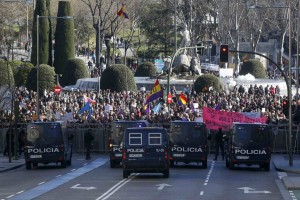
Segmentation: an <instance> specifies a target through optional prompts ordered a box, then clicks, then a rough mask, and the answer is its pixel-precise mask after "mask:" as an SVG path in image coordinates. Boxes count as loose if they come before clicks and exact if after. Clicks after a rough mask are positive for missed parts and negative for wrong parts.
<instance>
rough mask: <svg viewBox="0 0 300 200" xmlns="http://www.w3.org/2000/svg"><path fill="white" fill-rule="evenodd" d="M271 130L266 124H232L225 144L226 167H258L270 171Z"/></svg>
mask: <svg viewBox="0 0 300 200" xmlns="http://www.w3.org/2000/svg"><path fill="white" fill-rule="evenodd" d="M271 137H272V130H271V128H270V127H269V126H268V125H267V124H259V123H254V124H250V123H233V125H232V127H231V128H230V131H229V135H228V140H227V142H226V148H225V149H226V154H225V155H226V167H228V168H229V169H233V168H234V165H240V164H246V165H248V166H251V165H259V166H260V168H264V169H265V170H266V171H269V170H270V160H271Z"/></svg>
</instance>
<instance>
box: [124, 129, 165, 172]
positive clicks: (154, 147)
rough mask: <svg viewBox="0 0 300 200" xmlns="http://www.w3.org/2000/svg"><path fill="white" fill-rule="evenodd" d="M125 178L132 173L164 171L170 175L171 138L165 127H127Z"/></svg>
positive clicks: (125, 135)
mask: <svg viewBox="0 0 300 200" xmlns="http://www.w3.org/2000/svg"><path fill="white" fill-rule="evenodd" d="M122 162H123V178H128V176H129V175H130V174H131V173H145V172H146V173H148V172H150V173H163V176H164V177H165V178H168V177H169V138H168V133H167V131H166V130H165V129H164V128H159V127H144V128H127V129H126V131H125V134H124V140H123V149H122Z"/></svg>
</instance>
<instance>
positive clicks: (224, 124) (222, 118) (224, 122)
mask: <svg viewBox="0 0 300 200" xmlns="http://www.w3.org/2000/svg"><path fill="white" fill-rule="evenodd" d="M203 120H204V123H205V124H206V127H207V128H208V129H210V130H218V129H219V128H220V127H221V128H222V129H223V130H224V131H227V130H229V128H230V126H231V125H232V124H233V122H242V123H262V124H265V123H266V120H267V119H266V117H260V118H249V117H247V116H246V115H243V114H241V113H238V112H226V111H221V110H215V109H213V108H207V107H204V108H203Z"/></svg>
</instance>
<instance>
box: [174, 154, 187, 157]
mask: <svg viewBox="0 0 300 200" xmlns="http://www.w3.org/2000/svg"><path fill="white" fill-rule="evenodd" d="M173 157H185V154H184V153H174V154H173Z"/></svg>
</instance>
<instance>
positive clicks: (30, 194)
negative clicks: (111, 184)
mask: <svg viewBox="0 0 300 200" xmlns="http://www.w3.org/2000/svg"><path fill="white" fill-rule="evenodd" d="M107 161H108V159H107V158H98V159H95V160H94V161H92V162H90V163H89V164H88V165H86V166H83V167H81V168H79V169H77V170H76V171H75V172H69V173H67V174H65V175H63V176H60V177H57V178H54V179H53V180H50V181H48V182H47V183H45V184H42V185H39V186H37V187H35V188H32V189H30V190H28V191H25V192H23V193H21V194H19V195H16V196H14V197H13V198H12V200H31V199H35V198H37V197H39V196H41V195H43V194H45V193H47V192H49V191H50V190H53V189H55V188H57V187H59V186H60V185H62V184H64V183H66V182H68V181H70V180H73V179H75V178H77V177H79V176H81V175H83V174H85V173H88V172H90V171H92V170H94V169H96V168H98V167H100V166H102V165H104V164H105V163H106V162H107Z"/></svg>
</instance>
